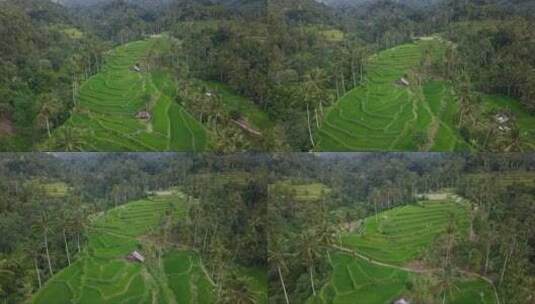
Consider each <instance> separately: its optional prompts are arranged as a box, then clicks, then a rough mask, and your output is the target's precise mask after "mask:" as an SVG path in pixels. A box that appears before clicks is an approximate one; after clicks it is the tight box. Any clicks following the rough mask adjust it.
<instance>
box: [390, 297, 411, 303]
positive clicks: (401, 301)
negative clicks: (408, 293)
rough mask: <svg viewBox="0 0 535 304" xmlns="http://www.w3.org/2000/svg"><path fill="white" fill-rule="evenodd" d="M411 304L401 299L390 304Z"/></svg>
mask: <svg viewBox="0 0 535 304" xmlns="http://www.w3.org/2000/svg"><path fill="white" fill-rule="evenodd" d="M410 303H411V302H410V301H409V300H407V299H405V298H401V299H398V300H395V301H394V302H392V304H410Z"/></svg>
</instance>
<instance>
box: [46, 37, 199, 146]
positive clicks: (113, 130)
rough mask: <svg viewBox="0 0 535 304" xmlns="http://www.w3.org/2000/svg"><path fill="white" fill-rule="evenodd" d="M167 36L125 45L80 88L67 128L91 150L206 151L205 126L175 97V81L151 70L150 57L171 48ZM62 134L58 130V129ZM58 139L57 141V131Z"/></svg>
mask: <svg viewBox="0 0 535 304" xmlns="http://www.w3.org/2000/svg"><path fill="white" fill-rule="evenodd" d="M167 39H169V38H168V37H166V36H165V35H162V36H158V37H151V38H147V39H145V40H140V41H135V42H130V43H127V44H125V45H121V46H119V47H117V48H115V49H113V50H112V51H111V54H109V55H108V57H107V60H106V63H105V66H104V67H103V69H102V71H100V72H99V73H97V74H96V75H95V76H93V77H91V78H90V79H89V80H88V81H86V82H85V83H84V84H83V85H82V86H81V88H80V92H79V97H78V101H77V103H78V104H76V105H75V108H74V111H73V114H72V115H71V117H70V119H69V120H68V122H67V123H66V125H65V126H63V128H65V127H67V128H73V129H74V130H76V131H78V132H77V133H79V136H80V138H79V139H78V140H79V141H80V143H79V144H80V148H81V149H82V150H87V151H169V150H170V151H203V150H205V149H206V148H207V145H208V140H207V137H208V136H207V134H206V130H205V128H204V127H203V125H202V124H201V123H199V122H198V121H197V120H196V119H195V118H193V117H192V116H191V115H190V114H189V113H188V112H187V111H186V110H185V109H184V108H183V107H182V106H181V105H179V104H178V103H176V102H175V101H174V100H173V99H174V96H175V88H174V85H175V84H174V82H173V81H172V79H171V78H170V77H169V75H167V74H166V73H165V72H163V71H150V70H149V63H148V59H147V57H148V56H149V54H151V53H157V52H165V51H168V48H169V43H168V40H167ZM55 133H59V132H55ZM53 140H58V135H57V134H55V136H54V138H53V139H52V141H53Z"/></svg>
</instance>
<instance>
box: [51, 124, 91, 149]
mask: <svg viewBox="0 0 535 304" xmlns="http://www.w3.org/2000/svg"><path fill="white" fill-rule="evenodd" d="M52 145H53V148H54V149H61V150H62V151H65V152H80V151H83V148H82V147H83V145H84V141H83V140H82V137H81V133H80V132H79V130H78V129H76V128H74V127H73V126H71V125H69V124H65V125H63V126H62V127H61V128H59V130H58V132H56V136H54V143H53V144H52Z"/></svg>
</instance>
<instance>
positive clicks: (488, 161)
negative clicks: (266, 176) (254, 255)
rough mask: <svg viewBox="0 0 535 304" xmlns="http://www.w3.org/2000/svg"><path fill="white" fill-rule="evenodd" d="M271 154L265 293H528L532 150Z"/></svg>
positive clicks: (312, 296)
mask: <svg viewBox="0 0 535 304" xmlns="http://www.w3.org/2000/svg"><path fill="white" fill-rule="evenodd" d="M280 161H281V162H280V163H279V165H280V166H279V167H278V168H277V169H276V170H275V172H276V173H275V174H273V176H272V179H271V180H270V186H269V200H268V223H269V226H268V227H269V232H268V240H269V246H268V260H269V294H270V298H269V299H270V303H369V304H374V303H377V304H383V303H394V302H396V301H400V302H396V303H425V304H432V303H459V304H460V303H531V302H533V300H534V299H535V294H534V293H533V291H534V290H535V289H534V287H535V285H534V284H535V272H534V271H535V268H534V265H535V264H534V263H535V259H534V255H533V246H534V245H535V243H534V240H535V239H534V236H535V233H534V231H533V227H534V220H535V218H534V212H533V208H534V205H533V201H534V196H533V195H534V189H535V184H534V181H535V179H534V177H535V173H534V171H533V169H534V168H535V167H534V165H535V162H534V161H535V159H534V158H533V156H530V155H516V154H508V155H462V154H433V153H431V154H419V153H408V154H393V153H389V154H378V153H377V154H358V153H357V154H343V153H342V154H336V153H335V154H329V153H326V154H320V155H308V156H304V155H300V156H298V157H295V156H294V157H291V156H287V157H285V158H284V159H281V160H280ZM402 300H404V301H402Z"/></svg>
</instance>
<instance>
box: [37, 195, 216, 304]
mask: <svg viewBox="0 0 535 304" xmlns="http://www.w3.org/2000/svg"><path fill="white" fill-rule="evenodd" d="M185 211H186V206H185V202H184V199H183V197H182V196H181V195H176V194H174V195H166V196H155V197H151V198H148V199H145V200H141V201H136V202H132V203H128V204H126V205H123V206H121V207H118V208H115V209H112V210H110V211H108V212H107V213H105V214H101V215H97V216H95V217H94V218H93V219H92V221H91V224H90V226H89V228H88V232H89V236H88V246H87V247H88V248H87V250H85V251H83V252H82V253H81V256H80V257H79V259H78V260H77V261H76V262H74V263H73V264H72V265H71V266H69V267H67V268H65V269H64V270H63V271H61V272H60V273H58V274H56V275H55V276H54V277H53V278H52V279H50V280H49V281H48V282H47V283H46V285H45V286H44V287H43V288H42V289H41V290H40V291H39V292H38V293H37V294H36V295H35V297H34V299H33V303H58V304H60V303H141V302H143V303H148V302H151V301H154V300H156V301H157V303H189V300H188V299H189V297H188V298H185V297H182V299H184V300H183V301H182V300H181V301H176V299H175V298H176V295H175V293H174V292H175V291H176V290H178V289H180V290H190V289H197V288H198V289H200V290H201V291H202V292H199V294H198V295H196V297H197V298H198V303H211V301H212V299H213V298H212V297H213V291H212V290H213V286H212V285H211V283H210V281H209V279H208V277H207V276H206V275H205V274H204V272H203V271H202V267H201V266H200V260H199V258H198V257H197V256H196V255H195V254H194V253H192V252H177V253H170V254H168V255H166V256H164V257H163V262H160V261H158V258H157V254H156V252H154V250H155V249H154V248H151V246H152V245H151V243H150V241H147V240H144V239H143V236H144V235H146V234H148V233H150V232H152V231H154V229H156V228H157V227H158V226H159V224H160V223H161V222H162V221H163V220H164V219H165V218H166V216H171V217H175V218H180V217H182V216H183V215H184V213H185ZM134 250H138V251H139V252H141V253H142V254H143V255H145V258H146V260H145V262H144V263H137V262H130V261H128V260H127V259H126V256H127V255H128V254H130V253H131V252H133V251H134ZM177 259H179V260H180V261H181V267H186V268H185V269H184V271H180V273H182V272H183V273H184V274H187V276H186V277H185V279H183V280H180V281H179V282H174V281H171V280H167V279H166V278H167V277H172V276H173V275H175V273H178V270H176V269H175V268H176V267H175V264H176V260H177Z"/></svg>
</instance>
